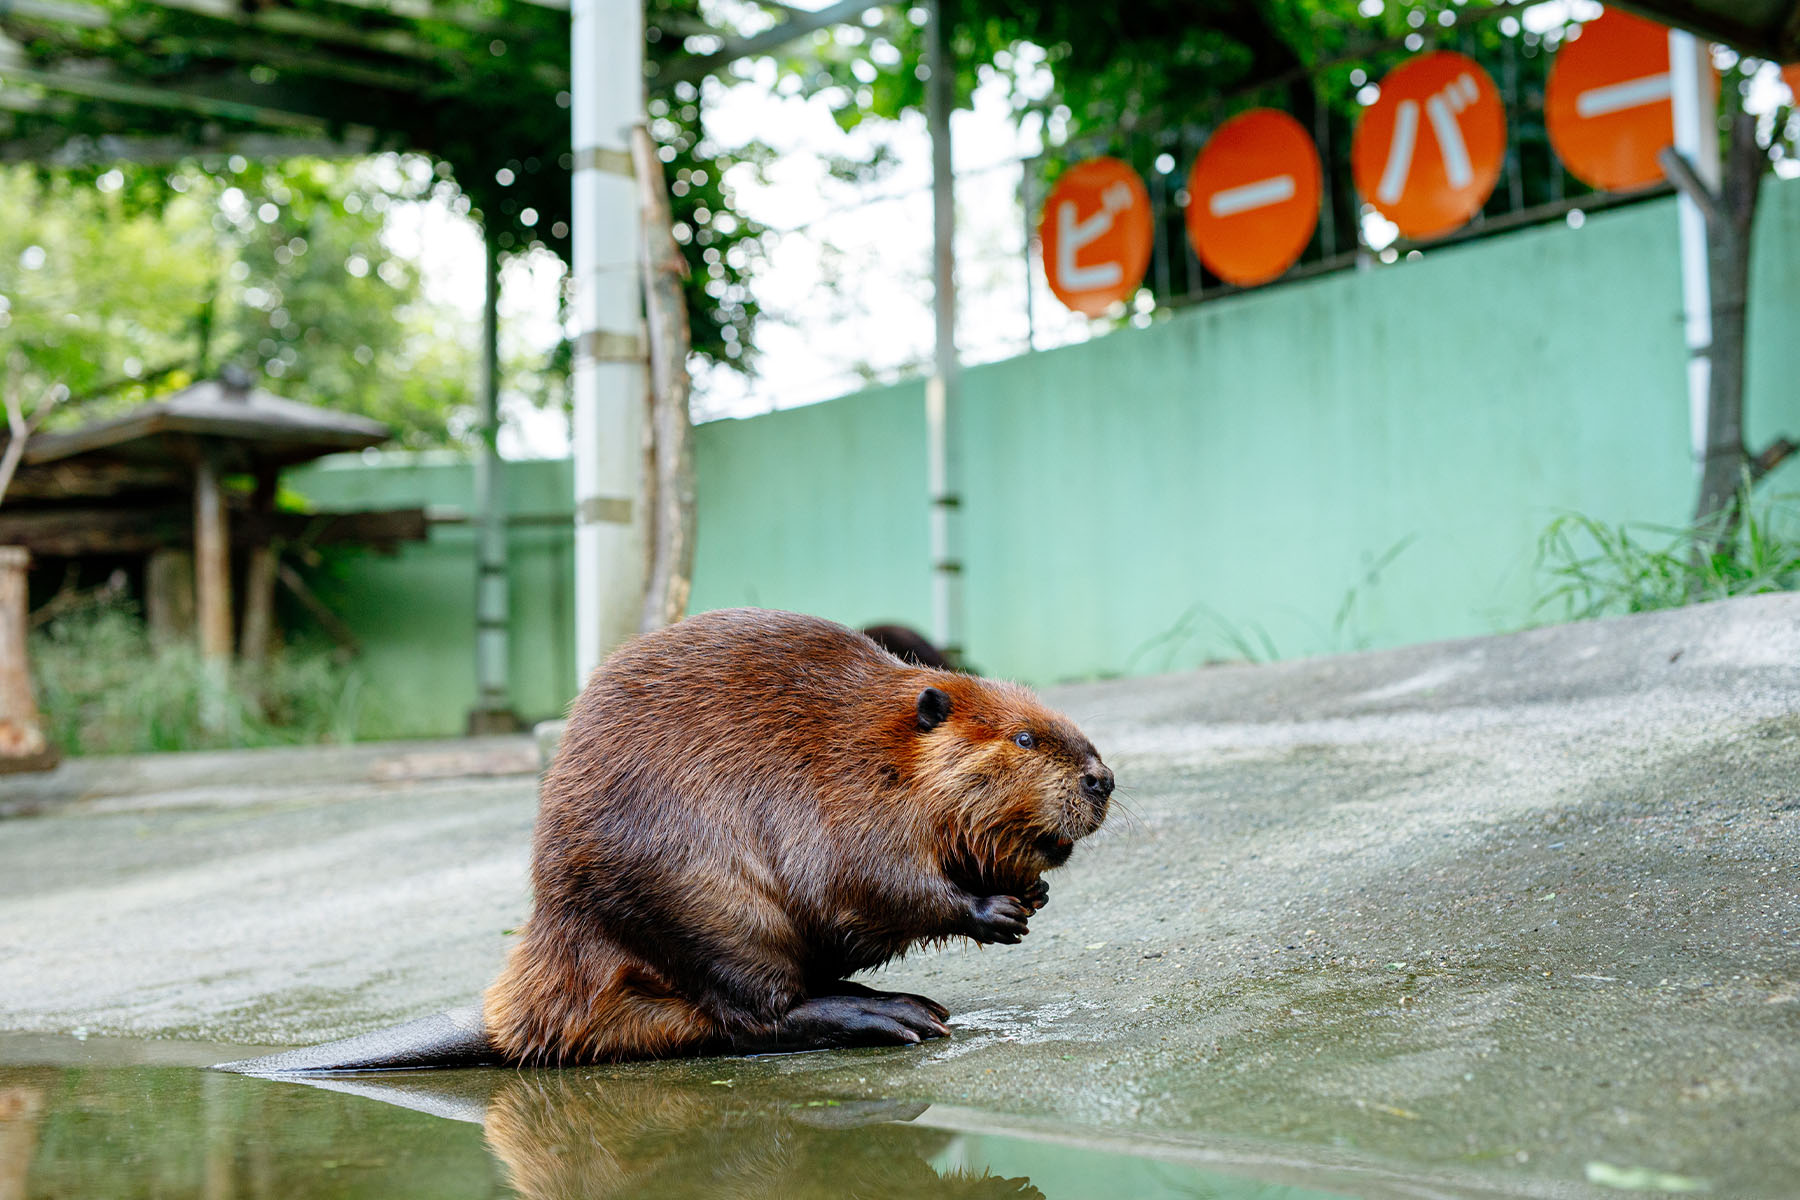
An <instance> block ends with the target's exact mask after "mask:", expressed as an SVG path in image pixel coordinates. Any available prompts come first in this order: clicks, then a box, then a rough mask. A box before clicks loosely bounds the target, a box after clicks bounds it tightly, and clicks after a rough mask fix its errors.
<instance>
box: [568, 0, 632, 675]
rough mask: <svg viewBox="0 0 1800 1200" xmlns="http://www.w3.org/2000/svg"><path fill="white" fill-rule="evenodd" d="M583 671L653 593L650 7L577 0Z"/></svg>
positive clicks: (573, 54)
mask: <svg viewBox="0 0 1800 1200" xmlns="http://www.w3.org/2000/svg"><path fill="white" fill-rule="evenodd" d="M569 41H570V77H571V82H570V90H571V92H572V93H573V99H572V103H571V109H572V119H573V130H572V133H573V138H572V140H573V143H574V157H575V170H574V186H573V195H574V226H575V228H574V231H573V238H572V242H573V245H572V252H573V258H574V263H573V266H572V269H573V271H574V283H575V306H574V308H575V324H576V329H577V334H576V340H575V370H574V387H573V390H574V399H575V405H574V407H575V413H574V422H573V423H574V429H573V431H572V432H573V441H574V452H575V455H574V456H575V669H576V674H577V678H578V679H579V680H580V681H581V682H586V680H587V677H588V675H589V674H590V673H591V672H592V671H593V669H594V668H595V667H596V666H598V665H599V663H600V660H601V659H602V658H603V657H604V656H605V653H606V651H607V650H608V649H610V648H611V647H612V646H614V645H616V644H618V643H619V642H621V641H623V640H624V639H625V638H626V637H629V636H630V635H631V634H632V633H633V632H634V631H635V630H636V628H637V619H638V609H639V607H640V604H641V596H640V593H641V592H642V589H643V575H644V562H643V557H644V556H643V553H642V550H641V541H642V532H641V531H642V523H643V511H642V510H643V505H642V503H641V502H640V495H641V489H642V473H643V422H644V397H645V394H646V392H645V389H646V387H647V382H646V380H647V375H646V373H647V370H648V365H647V358H646V353H645V343H644V335H643V286H642V283H641V269H640V267H639V252H640V248H641V243H642V235H641V234H640V232H639V214H638V198H637V191H636V187H635V185H634V183H633V179H632V168H631V149H630V146H631V143H630V136H631V129H632V127H633V126H634V125H636V124H638V123H639V122H641V121H642V120H643V119H644V118H643V112H644V12H643V0H573V2H572V3H571V5H570V11H569Z"/></svg>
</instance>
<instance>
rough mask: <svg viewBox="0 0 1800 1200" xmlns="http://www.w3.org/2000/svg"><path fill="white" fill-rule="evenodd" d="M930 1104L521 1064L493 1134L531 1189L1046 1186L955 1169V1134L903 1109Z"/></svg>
mask: <svg viewBox="0 0 1800 1200" xmlns="http://www.w3.org/2000/svg"><path fill="white" fill-rule="evenodd" d="M924 1108H925V1106H924V1105H922V1104H914V1105H900V1104H892V1103H887V1102H881V1101H875V1102H857V1101H849V1102H842V1103H840V1102H836V1101H816V1100H815V1101H811V1102H806V1101H799V1102H792V1103H789V1104H784V1105H768V1104H746V1103H741V1102H739V1103H733V1102H731V1101H730V1100H729V1099H727V1100H726V1101H725V1102H724V1103H721V1098H720V1096H719V1095H718V1093H717V1091H716V1089H715V1090H713V1092H712V1094H697V1093H696V1092H695V1091H690V1090H678V1089H671V1088H669V1087H667V1086H666V1085H663V1084H660V1083H656V1082H653V1081H650V1080H646V1079H626V1078H620V1077H618V1076H616V1075H615V1076H611V1077H606V1076H600V1077H596V1076H593V1075H587V1074H582V1073H578V1072H539V1073H533V1074H528V1075H517V1076H513V1077H512V1078H511V1079H509V1080H508V1081H507V1083H506V1085H505V1086H503V1087H501V1088H500V1089H498V1090H497V1091H496V1092H495V1093H494V1095H493V1097H492V1099H491V1100H490V1102H489V1105H488V1110H487V1121H486V1132H487V1143H488V1147H489V1148H490V1149H491V1150H492V1151H493V1152H494V1156H495V1157H496V1158H497V1159H499V1160H500V1162H502V1163H503V1164H505V1169H506V1175H507V1179H508V1182H509V1183H511V1185H512V1186H513V1187H514V1188H516V1189H517V1190H518V1192H519V1193H520V1194H521V1195H522V1196H525V1197H528V1198H529V1200H575V1198H577V1197H594V1198H601V1197H615V1196H618V1197H623V1196H657V1197H671V1198H680V1197H688V1196H693V1197H701V1196H706V1197H715V1196H732V1197H745V1198H754V1197H771V1198H780V1200H806V1198H807V1197H813V1196H819V1197H825V1196H832V1197H839V1196H845V1195H850V1196H858V1197H869V1198H870V1200H878V1198H881V1197H896V1198H898V1197H913V1196H917V1197H944V1198H946V1200H950V1198H955V1200H1002V1198H1011V1197H1017V1198H1026V1197H1032V1198H1036V1200H1042V1197H1043V1193H1042V1192H1040V1191H1039V1190H1038V1189H1037V1188H1035V1187H1033V1186H1031V1182H1030V1180H1027V1179H1007V1178H1002V1177H999V1176H993V1175H988V1174H985V1173H970V1172H965V1171H952V1172H950V1173H949V1174H946V1175H940V1174H938V1172H937V1171H935V1170H933V1169H932V1167H931V1164H930V1162H929V1161H928V1159H929V1158H930V1156H932V1155H934V1154H936V1153H937V1152H938V1151H940V1150H941V1149H942V1148H943V1147H944V1145H946V1144H947V1143H948V1142H949V1141H950V1140H951V1139H952V1137H953V1136H954V1135H951V1134H947V1133H942V1132H940V1131H937V1130H929V1129H917V1128H912V1127H909V1126H907V1125H905V1124H900V1123H897V1122H904V1121H908V1120H911V1119H912V1118H913V1117H915V1116H917V1115H918V1114H919V1113H920V1112H922V1111H924Z"/></svg>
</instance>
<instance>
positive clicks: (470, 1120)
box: [0, 1064, 1419, 1200]
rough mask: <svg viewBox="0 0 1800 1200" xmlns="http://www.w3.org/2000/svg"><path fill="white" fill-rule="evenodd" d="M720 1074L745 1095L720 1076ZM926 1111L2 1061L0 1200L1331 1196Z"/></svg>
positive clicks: (655, 1082) (615, 1086)
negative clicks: (948, 1119) (954, 1125)
mask: <svg viewBox="0 0 1800 1200" xmlns="http://www.w3.org/2000/svg"><path fill="white" fill-rule="evenodd" d="M715 1070H729V1071H730V1073H731V1074H733V1075H734V1076H735V1077H736V1078H735V1080H734V1081H733V1083H734V1084H735V1086H727V1085H724V1084H725V1082H726V1081H719V1082H717V1083H715V1082H714V1081H712V1080H711V1079H709V1078H708V1077H707V1076H708V1073H709V1072H710V1071H715ZM375 1101H381V1103H375ZM923 1110H924V1106H923V1105H919V1104H908V1103H900V1102H892V1101H869V1100H850V1099H834V1098H828V1097H821V1096H820V1095H819V1094H818V1093H817V1092H815V1091H812V1090H811V1088H810V1086H809V1084H808V1082H807V1080H805V1079H804V1078H795V1077H787V1076H781V1075H763V1074H760V1073H759V1072H755V1071H753V1070H749V1069H746V1068H743V1067H742V1066H740V1065H735V1064H734V1066H733V1067H731V1068H723V1067H719V1066H716V1065H714V1066H709V1065H706V1064H688V1065H686V1066H681V1065H670V1064H659V1065H656V1066H653V1067H649V1068H645V1067H642V1066H640V1067H616V1068H592V1069H587V1070H568V1071H540V1072H514V1071H499V1070H484V1071H445V1072H438V1071H420V1072H399V1073H394V1074H389V1075H364V1076H353V1077H338V1078H326V1079H316V1080H312V1081H309V1082H308V1083H305V1084H302V1083H299V1082H296V1081H284V1080H269V1079H253V1078H247V1077H244V1076H239V1075H227V1074H221V1073H218V1072H213V1071H205V1070H199V1069H193V1068H187V1067H117V1068H99V1067H70V1068H64V1067H49V1066H31V1067H7V1066H0V1200H24V1198H27V1197H28V1198H31V1200H52V1198H55V1200H62V1198H65V1197H88V1196H96V1197H98V1196H104V1197H108V1198H109V1200H137V1198H142V1200H161V1198H163V1197H171V1196H180V1197H189V1196H192V1197H204V1198H205V1200H276V1198H277V1197H279V1198H280V1200H296V1198H301V1200H304V1198H308V1197H330V1198H331V1200H361V1198H363V1197H368V1198H371V1200H373V1198H375V1197H380V1198H381V1200H409V1198H413V1197H417V1198H419V1200H425V1198H427V1197H429V1198H430V1200H463V1198H465V1197H467V1198H470V1200H474V1198H480V1200H491V1198H494V1197H507V1196H523V1197H527V1198H528V1200H575V1198H576V1197H580V1198H583V1200H586V1198H590V1197H592V1198H595V1200H602V1198H606V1200H610V1198H614V1197H655V1198H658V1200H665V1198H666V1200H682V1198H685V1197H696V1198H697V1197H703V1196H704V1197H730V1198H737V1197H745V1198H761V1197H768V1198H772V1200H809V1198H811V1197H825V1196H832V1197H841V1196H855V1197H859V1198H868V1200H883V1198H888V1197H893V1198H898V1197H954V1198H957V1200H1002V1198H1004V1200H1043V1198H1044V1197H1049V1198H1051V1200H1090V1198H1092V1200H1113V1198H1114V1197H1118V1196H1133V1197H1141V1198H1144V1200H1176V1198H1185V1197H1193V1196H1209V1197H1216V1198H1223V1197H1231V1198H1234V1200H1248V1198H1251V1197H1255V1198H1256V1200H1276V1198H1278V1197H1279V1198H1281V1200H1317V1198H1320V1197H1324V1196H1327V1195H1329V1194H1331V1192H1330V1191H1315V1190H1312V1187H1311V1186H1309V1185H1310V1179H1311V1178H1314V1177H1316V1176H1313V1174H1312V1173H1311V1172H1309V1171H1304V1170H1301V1169H1299V1168H1298V1164H1297V1163H1296V1161H1295V1160H1294V1159H1293V1158H1292V1156H1290V1155H1286V1154H1284V1155H1281V1156H1280V1168H1281V1169H1280V1170H1278V1171H1275V1172H1274V1176H1275V1177H1276V1178H1282V1182H1279V1183H1270V1182H1267V1181H1266V1177H1267V1173H1268V1172H1269V1169H1270V1167H1271V1165H1272V1164H1273V1163H1274V1160H1271V1159H1267V1158H1264V1159H1262V1160H1261V1161H1260V1162H1259V1164H1258V1165H1256V1166H1253V1167H1251V1169H1250V1173H1251V1174H1265V1180H1257V1179H1251V1178H1244V1177H1242V1176H1233V1175H1224V1174H1220V1173H1218V1172H1217V1170H1216V1169H1214V1168H1198V1167H1193V1166H1188V1165H1177V1164H1174V1163H1170V1162H1159V1161H1155V1160H1154V1159H1150V1158H1145V1157H1140V1156H1138V1155H1136V1154H1129V1153H1122V1152H1119V1151H1118V1150H1110V1149H1108V1150H1103V1149H1099V1148H1097V1147H1095V1146H1093V1145H1092V1144H1077V1143H1059V1142H1047V1141H1042V1140H1027V1139H1024V1138H1018V1137H1010V1136H1006V1135H1003V1134H998V1133H991V1134H980V1135H977V1134H971V1133H960V1132H953V1131H951V1130H950V1129H949V1128H947V1127H939V1125H940V1124H941V1120H942V1118H941V1115H940V1116H939V1117H938V1118H936V1119H934V1117H933V1116H925V1117H924V1118H923V1119H919V1120H915V1118H918V1117H919V1116H920V1114H921V1112H922V1111H923ZM445 1118H449V1119H445ZM1245 1165H1246V1166H1249V1165H1250V1164H1249V1163H1246V1164H1245ZM1283 1177H1285V1178H1283ZM1340 1178H1341V1176H1340ZM1293 1184H1299V1186H1292V1185H1293ZM1394 1194H1405V1195H1414V1194H1419V1193H1417V1192H1414V1191H1412V1190H1403V1191H1401V1192H1397V1193H1394Z"/></svg>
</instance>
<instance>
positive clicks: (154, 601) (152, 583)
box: [144, 547, 194, 646]
mask: <svg viewBox="0 0 1800 1200" xmlns="http://www.w3.org/2000/svg"><path fill="white" fill-rule="evenodd" d="M144 620H145V622H146V623H148V624H149V626H150V639H151V641H153V642H155V643H156V644H157V645H158V646H172V645H174V644H175V643H177V642H186V641H188V640H190V639H191V638H192V637H193V636H194V556H193V555H192V554H189V553H188V552H187V551H186V550H174V549H169V548H167V547H164V548H161V549H157V550H152V551H151V552H150V557H149V560H148V561H147V562H146V563H145V564H144Z"/></svg>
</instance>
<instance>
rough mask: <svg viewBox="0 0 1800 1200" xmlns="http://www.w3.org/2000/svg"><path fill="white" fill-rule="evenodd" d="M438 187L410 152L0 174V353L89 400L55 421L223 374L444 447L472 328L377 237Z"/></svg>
mask: <svg viewBox="0 0 1800 1200" xmlns="http://www.w3.org/2000/svg"><path fill="white" fill-rule="evenodd" d="M376 166H380V167H382V168H384V169H380V170H377V169H376ZM447 186H448V185H447V184H445V183H444V182H443V181H442V180H441V179H438V178H437V177H436V176H435V175H434V173H433V172H432V170H431V168H430V165H429V164H428V163H426V162H424V160H422V159H416V158H415V159H411V160H407V159H398V158H390V159H388V160H387V161H386V162H385V163H383V164H376V165H374V166H372V165H367V164H365V165H363V166H361V167H358V166H356V165H354V164H340V163H326V162H320V161H317V160H305V159H297V160H291V161H288V162H284V163H279V164H274V163H253V162H246V161H243V160H241V159H240V160H234V161H232V162H229V163H222V164H215V165H213V166H212V167H211V169H205V168H203V167H202V166H200V165H198V164H188V165H184V166H181V167H178V168H175V169H172V170H168V171H152V170H150V169H148V168H133V169H121V168H109V169H106V170H103V171H93V170H86V171H76V172H66V173H49V172H39V171H34V170H32V169H30V168H24V167H15V168H11V169H8V170H6V171H4V172H0V297H3V298H4V299H3V300H0V304H3V305H4V308H3V309H0V313H3V318H0V319H4V321H5V328H4V329H3V330H0V349H3V351H4V353H5V355H6V356H7V358H8V359H10V360H12V361H13V362H14V363H15V364H22V365H23V366H24V368H25V369H26V371H27V373H28V376H29V377H30V381H31V382H32V383H39V382H49V381H59V382H61V383H63V384H64V385H65V386H66V387H67V388H68V389H69V390H70V392H71V393H72V394H73V396H74V397H75V399H76V400H77V401H78V402H82V401H84V398H85V403H82V404H81V407H80V410H79V411H78V410H77V409H76V408H75V407H71V408H70V409H68V410H65V411H64V412H62V413H60V414H58V418H59V419H60V420H62V421H65V422H66V421H73V420H77V419H86V418H90V417H92V416H93V415H95V410H96V409H99V410H101V411H104V410H105V409H106V408H108V407H113V406H120V405H124V404H129V403H133V402H137V401H140V400H142V399H144V398H146V397H148V396H150V395H153V394H155V393H157V392H160V391H165V390H167V389H169V388H171V387H178V386H181V385H182V384H184V383H186V382H188V381H189V380H191V379H192V378H194V377H195V376H196V375H197V374H200V373H202V372H208V371H215V370H217V368H218V367H219V366H220V365H221V364H223V363H225V362H238V363H241V364H244V365H246V366H251V367H253V368H256V369H259V370H260V371H262V372H263V373H265V374H266V375H267V376H268V377H269V378H270V383H271V386H272V387H274V388H275V389H276V390H278V391H280V392H281V393H283V394H284V395H287V396H290V397H292V398H295V399H300V400H306V401H310V402H312V403H315V404H323V405H328V406H330V407H334V408H340V409H344V410H348V411H353V412H362V413H366V414H368V415H370V416H373V417H376V418H377V419H379V420H382V421H386V422H388V423H389V424H390V425H392V426H393V427H394V428H395V429H396V431H397V432H398V433H399V434H400V436H401V437H402V439H403V441H404V442H405V443H407V444H412V445H434V444H440V443H442V442H443V441H445V440H446V439H447V437H448V436H449V433H450V429H451V426H452V423H453V421H454V418H455V416H456V414H457V413H458V412H459V411H460V410H462V409H465V408H467V407H468V406H469V404H470V403H471V388H472V386H473V380H474V375H475V371H476V370H477V365H478V364H477V362H476V359H475V354H474V347H473V340H474V339H473V336H472V334H473V331H472V330H471V329H468V328H464V325H465V324H466V322H465V321H464V320H463V318H462V317H461V316H460V315H459V314H458V313H457V312H455V311H454V310H450V309H447V308H445V307H443V306H440V305H434V304H432V303H430V302H429V301H428V300H427V298H426V297H425V296H424V294H423V290H422V288H421V285H420V280H419V275H418V267H417V265H416V264H415V263H413V262H411V261H410V260H408V259H406V258H404V257H402V256H399V255H397V254H395V253H394V252H393V251H392V250H391V249H390V248H389V246H388V244H387V241H386V240H385V239H384V237H383V229H384V225H385V222H386V219H387V216H388V213H389V212H390V211H391V210H392V209H393V208H394V207H395V206H396V205H399V204H402V203H406V202H409V201H416V200H423V199H425V198H426V197H427V196H429V195H430V194H431V193H432V191H433V190H434V189H443V188H446V187H447ZM26 390H27V391H28V392H29V391H30V390H31V389H30V386H29V384H28V386H27V389H26Z"/></svg>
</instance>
